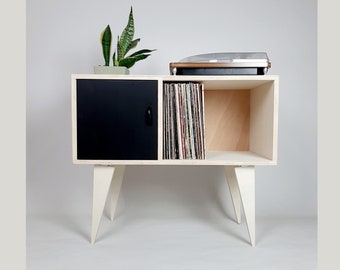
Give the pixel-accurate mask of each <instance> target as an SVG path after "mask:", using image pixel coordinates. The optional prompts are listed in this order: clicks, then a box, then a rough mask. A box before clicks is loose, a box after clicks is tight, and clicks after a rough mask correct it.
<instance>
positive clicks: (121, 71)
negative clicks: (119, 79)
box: [94, 66, 129, 75]
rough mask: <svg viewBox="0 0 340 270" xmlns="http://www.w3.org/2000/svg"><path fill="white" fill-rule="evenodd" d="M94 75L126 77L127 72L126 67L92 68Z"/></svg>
mask: <svg viewBox="0 0 340 270" xmlns="http://www.w3.org/2000/svg"><path fill="white" fill-rule="evenodd" d="M94 74H122V75H124V74H125V75H128V74H129V70H128V69H127V68H126V67H115V66H94Z"/></svg>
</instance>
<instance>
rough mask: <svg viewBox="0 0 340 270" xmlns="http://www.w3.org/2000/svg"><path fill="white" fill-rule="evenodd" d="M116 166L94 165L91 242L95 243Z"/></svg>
mask: <svg viewBox="0 0 340 270" xmlns="http://www.w3.org/2000/svg"><path fill="white" fill-rule="evenodd" d="M114 170H115V168H114V167H109V166H97V165H96V166H94V168H93V208H92V233H91V243H92V244H94V242H95V240H96V236H97V232H98V227H99V224H100V220H101V217H102V215H103V211H104V207H105V202H106V198H107V195H108V191H109V188H110V185H111V181H112V176H113V172H114Z"/></svg>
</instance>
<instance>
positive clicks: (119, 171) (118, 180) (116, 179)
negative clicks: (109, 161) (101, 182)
mask: <svg viewBox="0 0 340 270" xmlns="http://www.w3.org/2000/svg"><path fill="white" fill-rule="evenodd" d="M124 171H125V166H116V167H115V171H114V174H113V179H112V182H111V187H110V196H111V211H110V217H111V220H113V218H114V216H115V212H116V208H117V202H118V198H119V192H120V188H121V186H122V181H123V176H124Z"/></svg>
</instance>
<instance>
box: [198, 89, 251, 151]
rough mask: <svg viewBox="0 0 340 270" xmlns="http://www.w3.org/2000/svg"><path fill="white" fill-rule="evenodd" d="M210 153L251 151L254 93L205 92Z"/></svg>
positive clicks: (208, 148)
mask: <svg viewBox="0 0 340 270" xmlns="http://www.w3.org/2000/svg"><path fill="white" fill-rule="evenodd" d="M204 110H205V128H206V146H207V150H208V151H247V150H248V149H249V118H250V90H205V91H204Z"/></svg>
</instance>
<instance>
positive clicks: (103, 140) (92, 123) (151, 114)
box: [76, 79, 158, 160]
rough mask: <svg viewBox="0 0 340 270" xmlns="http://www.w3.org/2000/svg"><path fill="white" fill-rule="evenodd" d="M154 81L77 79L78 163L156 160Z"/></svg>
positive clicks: (156, 129)
mask: <svg viewBox="0 0 340 270" xmlns="http://www.w3.org/2000/svg"><path fill="white" fill-rule="evenodd" d="M157 87H158V83H157V80H118V79H117V80H114V79H78V80H77V91H76V95H77V100H76V101H77V106H76V110H77V158H78V159H79V160H156V159H157V132H158V128H157V119H158V115H157Z"/></svg>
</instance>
